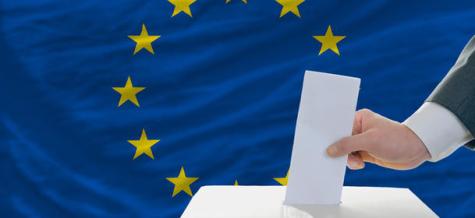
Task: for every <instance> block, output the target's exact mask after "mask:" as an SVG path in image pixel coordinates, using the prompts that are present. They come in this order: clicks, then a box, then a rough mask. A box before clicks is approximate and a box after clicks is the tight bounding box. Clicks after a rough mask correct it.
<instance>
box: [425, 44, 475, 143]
mask: <svg viewBox="0 0 475 218" xmlns="http://www.w3.org/2000/svg"><path fill="white" fill-rule="evenodd" d="M427 101H429V102H435V103H438V104H440V105H442V106H444V107H445V108H447V109H448V110H450V111H451V112H452V113H454V114H455V116H457V117H458V118H459V120H460V121H461V122H462V123H463V124H464V125H465V127H466V128H467V129H468V131H470V133H471V134H472V136H475V36H473V37H472V39H471V40H470V41H469V42H468V44H467V45H466V46H465V48H464V49H463V51H462V53H461V54H460V56H459V58H458V59H457V62H456V63H455V65H454V66H453V67H452V68H451V69H450V71H449V73H448V74H447V75H446V76H445V78H444V79H443V80H442V82H440V83H439V85H438V86H437V87H436V88H435V90H434V91H433V92H432V94H431V95H430V96H429V98H428V99H427ZM467 147H469V148H471V149H475V140H472V141H471V142H469V143H468V144H467Z"/></svg>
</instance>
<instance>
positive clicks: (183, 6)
mask: <svg viewBox="0 0 475 218" xmlns="http://www.w3.org/2000/svg"><path fill="white" fill-rule="evenodd" d="M168 2H170V3H171V4H172V5H173V6H175V8H174V9H173V14H172V17H174V16H175V15H177V14H179V13H180V12H184V13H185V14H188V16H190V17H192V16H193V15H192V14H191V9H190V5H191V4H193V3H195V2H196V0H168Z"/></svg>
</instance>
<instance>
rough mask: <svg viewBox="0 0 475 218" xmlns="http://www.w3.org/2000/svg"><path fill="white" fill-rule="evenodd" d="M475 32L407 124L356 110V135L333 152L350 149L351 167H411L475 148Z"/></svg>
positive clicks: (337, 154)
mask: <svg viewBox="0 0 475 218" xmlns="http://www.w3.org/2000/svg"><path fill="white" fill-rule="evenodd" d="M474 69H475V36H474V37H472V39H471V40H470V41H469V42H468V43H467V45H466V46H465V48H464V49H463V51H462V53H461V54H460V56H459V58H458V59H457V62H456V63H455V65H454V66H453V67H452V69H451V70H450V71H449V73H448V74H447V75H446V76H445V78H444V79H443V80H442V82H440V83H439V85H438V86H437V87H436V89H435V90H434V91H433V92H432V94H431V95H430V96H429V98H427V100H426V102H425V103H424V104H423V105H422V106H421V107H420V108H419V109H418V110H417V111H416V112H415V113H414V114H412V115H411V116H410V117H409V118H408V119H407V120H406V121H404V123H402V124H401V123H398V122H395V121H392V120H390V119H387V118H385V117H383V116H380V115H378V114H376V113H374V112H372V111H370V110H360V111H358V112H357V113H356V116H355V119H354V123H353V131H352V136H350V137H345V138H343V139H341V140H339V141H338V142H336V143H334V144H333V145H331V146H330V147H328V149H327V153H328V155H329V156H332V157H340V156H344V155H346V154H348V155H349V156H348V166H349V167H350V168H351V169H362V168H363V167H364V162H369V163H374V164H376V165H379V166H383V167H387V168H392V169H399V170H403V169H412V168H415V167H417V166H419V165H420V164H421V163H422V162H424V161H425V160H429V161H433V162H435V161H438V160H441V159H443V158H445V157H447V156H448V155H450V154H451V153H452V152H454V151H455V150H457V149H458V148H459V147H461V146H462V145H464V144H466V146H467V147H468V148H471V149H474V148H475V140H474V135H475V85H474V84H475V71H474Z"/></svg>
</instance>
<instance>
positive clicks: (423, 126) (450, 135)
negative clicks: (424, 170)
mask: <svg viewBox="0 0 475 218" xmlns="http://www.w3.org/2000/svg"><path fill="white" fill-rule="evenodd" d="M403 124H404V125H406V126H407V127H409V129H411V130H412V131H413V132H414V133H415V134H416V135H417V136H418V137H419V138H420V139H421V140H422V142H424V144H425V146H426V147H427V150H428V151H429V153H430V155H431V159H430V160H429V161H431V162H436V161H439V160H441V159H443V158H445V157H447V156H449V155H450V154H452V153H453V152H454V151H455V150H457V149H458V148H460V147H461V146H462V145H464V144H465V143H467V142H469V141H471V140H472V139H473V136H472V135H471V134H470V132H469V131H468V130H467V128H465V126H464V125H463V123H462V122H461V121H460V120H459V119H458V118H457V117H456V116H455V115H454V114H453V113H452V112H451V111H449V110H448V109H446V108H445V107H443V106H441V105H439V104H437V103H434V102H425V103H424V104H423V105H422V106H421V107H420V108H419V109H418V110H417V111H416V112H415V113H414V114H412V115H411V116H410V117H409V118H407V119H406V121H404V123H403Z"/></svg>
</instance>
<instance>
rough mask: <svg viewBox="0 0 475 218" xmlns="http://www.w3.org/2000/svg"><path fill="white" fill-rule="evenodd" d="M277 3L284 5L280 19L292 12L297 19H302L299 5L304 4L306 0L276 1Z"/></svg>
mask: <svg viewBox="0 0 475 218" xmlns="http://www.w3.org/2000/svg"><path fill="white" fill-rule="evenodd" d="M276 1H277V3H279V4H280V5H282V10H281V11H280V17H282V16H284V15H286V14H287V13H289V12H292V13H293V14H295V15H296V16H297V17H300V11H299V7H298V6H299V5H300V4H302V3H303V2H304V1H305V0H276Z"/></svg>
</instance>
